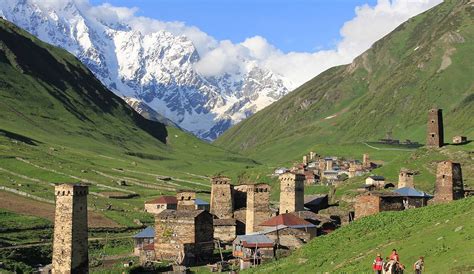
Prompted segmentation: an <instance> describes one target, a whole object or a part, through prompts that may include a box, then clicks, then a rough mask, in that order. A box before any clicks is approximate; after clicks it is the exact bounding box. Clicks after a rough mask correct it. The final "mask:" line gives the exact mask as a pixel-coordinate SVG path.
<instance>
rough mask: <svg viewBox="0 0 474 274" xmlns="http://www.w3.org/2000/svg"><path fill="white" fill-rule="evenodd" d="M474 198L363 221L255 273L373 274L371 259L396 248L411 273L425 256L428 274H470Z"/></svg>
mask: <svg viewBox="0 0 474 274" xmlns="http://www.w3.org/2000/svg"><path fill="white" fill-rule="evenodd" d="M473 216H474V198H468V199H464V200H461V201H456V202H453V203H451V204H448V205H436V206H428V207H424V208H419V209H414V210H409V211H404V212H384V213H381V214H378V215H375V216H370V217H366V218H362V219H360V220H357V221H356V222H354V223H352V224H351V225H348V226H345V227H343V228H341V229H339V230H337V231H336V232H334V233H332V234H330V235H328V236H323V237H319V238H316V239H314V240H312V241H311V242H310V243H309V244H307V245H306V246H304V247H303V248H301V249H300V250H298V251H296V252H295V253H293V254H292V255H291V256H290V257H288V258H285V259H282V260H280V261H277V262H272V263H269V264H267V265H264V266H262V267H259V268H256V269H254V270H253V272H257V273H288V272H293V273H308V272H311V273H323V272H326V271H333V272H338V273H342V272H351V273H356V272H357V273H361V272H367V273H368V272H371V263H372V261H373V259H374V257H375V254H376V253H378V252H380V253H382V254H383V256H388V254H389V252H390V251H391V250H392V249H393V248H396V249H397V250H398V251H399V254H400V258H401V262H402V263H403V264H405V265H407V266H408V267H410V268H409V271H408V272H410V271H411V266H412V264H413V263H414V262H415V260H416V259H417V257H418V256H425V262H426V271H427V273H459V272H471V271H474V259H473V258H474V238H473V235H474V217H473Z"/></svg>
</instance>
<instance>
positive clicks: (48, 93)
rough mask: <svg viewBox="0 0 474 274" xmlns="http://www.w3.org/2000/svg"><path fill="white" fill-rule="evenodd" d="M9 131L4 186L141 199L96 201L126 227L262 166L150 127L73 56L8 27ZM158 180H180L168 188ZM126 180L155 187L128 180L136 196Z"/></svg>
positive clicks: (1, 25) (46, 193)
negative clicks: (217, 181) (181, 193)
mask: <svg viewBox="0 0 474 274" xmlns="http://www.w3.org/2000/svg"><path fill="white" fill-rule="evenodd" d="M0 121H1V123H0V167H2V169H3V170H0V186H5V187H10V188H15V189H18V190H20V191H24V192H27V193H29V194H32V195H36V196H39V197H41V198H46V199H49V200H54V196H53V187H52V186H51V185H49V183H51V182H52V183H57V182H77V181H78V180H79V179H77V178H74V177H79V178H81V179H87V180H90V181H93V182H94V183H93V185H92V186H91V189H90V190H91V191H92V192H104V191H114V190H110V189H107V188H104V187H101V186H97V184H103V185H107V186H110V187H119V188H121V189H123V191H125V192H126V191H129V192H130V191H131V192H136V193H137V194H139V197H137V198H133V199H126V200H114V199H106V198H102V197H97V196H93V195H91V197H90V198H89V201H90V204H89V206H90V208H92V209H95V210H97V211H100V212H102V210H103V209H104V208H105V207H106V204H111V205H112V208H113V210H111V211H104V212H102V213H103V214H104V215H106V216H107V217H109V218H112V219H113V220H115V221H116V222H118V223H119V224H121V225H134V223H133V222H132V221H133V220H134V219H139V220H141V221H142V222H151V221H152V216H151V215H147V214H144V213H143V212H140V211H141V209H142V208H143V202H144V201H145V200H147V199H150V198H151V197H154V196H157V195H160V194H163V193H173V192H174V191H175V190H176V189H184V188H192V189H196V190H203V191H209V190H210V187H209V180H208V179H207V178H206V177H202V176H211V175H213V174H215V173H219V172H223V173H227V172H230V171H231V172H236V170H242V169H246V168H247V167H252V166H255V165H256V163H255V162H254V161H252V160H250V159H248V158H244V157H242V156H239V155H236V154H233V153H230V152H228V151H225V150H224V149H221V148H218V147H216V146H213V145H211V144H208V143H205V142H202V141H200V140H199V139H197V138H196V137H194V136H191V135H190V134H188V133H185V132H183V131H181V130H179V129H176V128H174V127H165V126H164V125H163V124H160V123H157V122H151V121H148V120H146V119H144V118H142V117H141V116H140V115H138V114H137V113H135V112H134V111H133V110H132V109H131V108H130V107H129V106H128V105H127V104H126V103H125V102H123V101H122V100H121V99H120V98H119V97H117V96H115V95H114V94H112V93H111V92H110V91H108V90H107V89H106V88H104V87H103V86H102V85H101V83H100V82H99V81H98V80H97V79H96V78H95V77H93V75H92V73H91V72H90V71H89V70H88V69H87V68H85V66H83V65H82V64H81V63H80V62H79V61H78V60H77V59H76V58H74V57H73V56H72V55H71V54H69V53H67V52H66V51H64V50H61V49H58V48H55V47H52V46H50V45H47V44H45V43H43V42H41V41H39V40H38V39H36V38H34V37H32V36H31V35H29V34H28V33H26V32H24V31H22V30H20V29H18V28H17V27H15V26H14V25H12V24H11V23H9V22H6V21H4V20H0ZM22 159H23V160H27V161H29V162H30V163H26V162H25V161H22ZM117 169H123V171H120V170H117ZM157 175H166V176H173V177H174V178H177V179H176V180H172V181H171V182H160V181H157V180H156V178H157ZM22 176H23V177H22ZM25 176H27V177H25ZM125 177H126V178H132V179H134V180H138V181H139V182H141V183H142V184H148V185H149V186H151V187H143V186H139V185H137V184H133V183H131V180H128V179H127V180H128V181H129V186H125V187H124V186H118V185H117V184H116V181H117V180H119V179H120V178H125ZM183 180H185V181H191V182H185V181H183ZM153 187H158V188H160V189H154V188H153Z"/></svg>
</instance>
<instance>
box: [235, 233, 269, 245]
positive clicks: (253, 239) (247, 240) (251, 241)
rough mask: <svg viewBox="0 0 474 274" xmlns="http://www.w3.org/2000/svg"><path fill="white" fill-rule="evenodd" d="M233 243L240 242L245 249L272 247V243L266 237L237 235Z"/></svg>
mask: <svg viewBox="0 0 474 274" xmlns="http://www.w3.org/2000/svg"><path fill="white" fill-rule="evenodd" d="M234 242H240V243H241V244H242V245H243V246H245V247H273V245H274V242H273V240H272V239H270V238H269V237H268V236H266V235H261V234H253V235H238V236H237V237H236V238H235V240H234Z"/></svg>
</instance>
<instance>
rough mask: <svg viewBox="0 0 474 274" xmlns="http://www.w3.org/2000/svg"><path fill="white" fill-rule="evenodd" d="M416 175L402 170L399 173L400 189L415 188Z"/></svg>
mask: <svg viewBox="0 0 474 274" xmlns="http://www.w3.org/2000/svg"><path fill="white" fill-rule="evenodd" d="M414 175H415V174H414V172H413V171H411V170H408V169H405V168H402V169H401V170H400V172H399V173H398V188H402V187H415V184H414V177H413V176H414Z"/></svg>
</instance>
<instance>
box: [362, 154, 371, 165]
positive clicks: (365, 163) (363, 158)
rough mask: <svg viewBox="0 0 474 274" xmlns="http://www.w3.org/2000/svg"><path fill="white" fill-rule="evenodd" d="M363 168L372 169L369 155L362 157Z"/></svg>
mask: <svg viewBox="0 0 474 274" xmlns="http://www.w3.org/2000/svg"><path fill="white" fill-rule="evenodd" d="M362 166H363V167H364V168H365V169H367V168H370V156H369V154H368V153H364V154H363V155H362Z"/></svg>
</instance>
